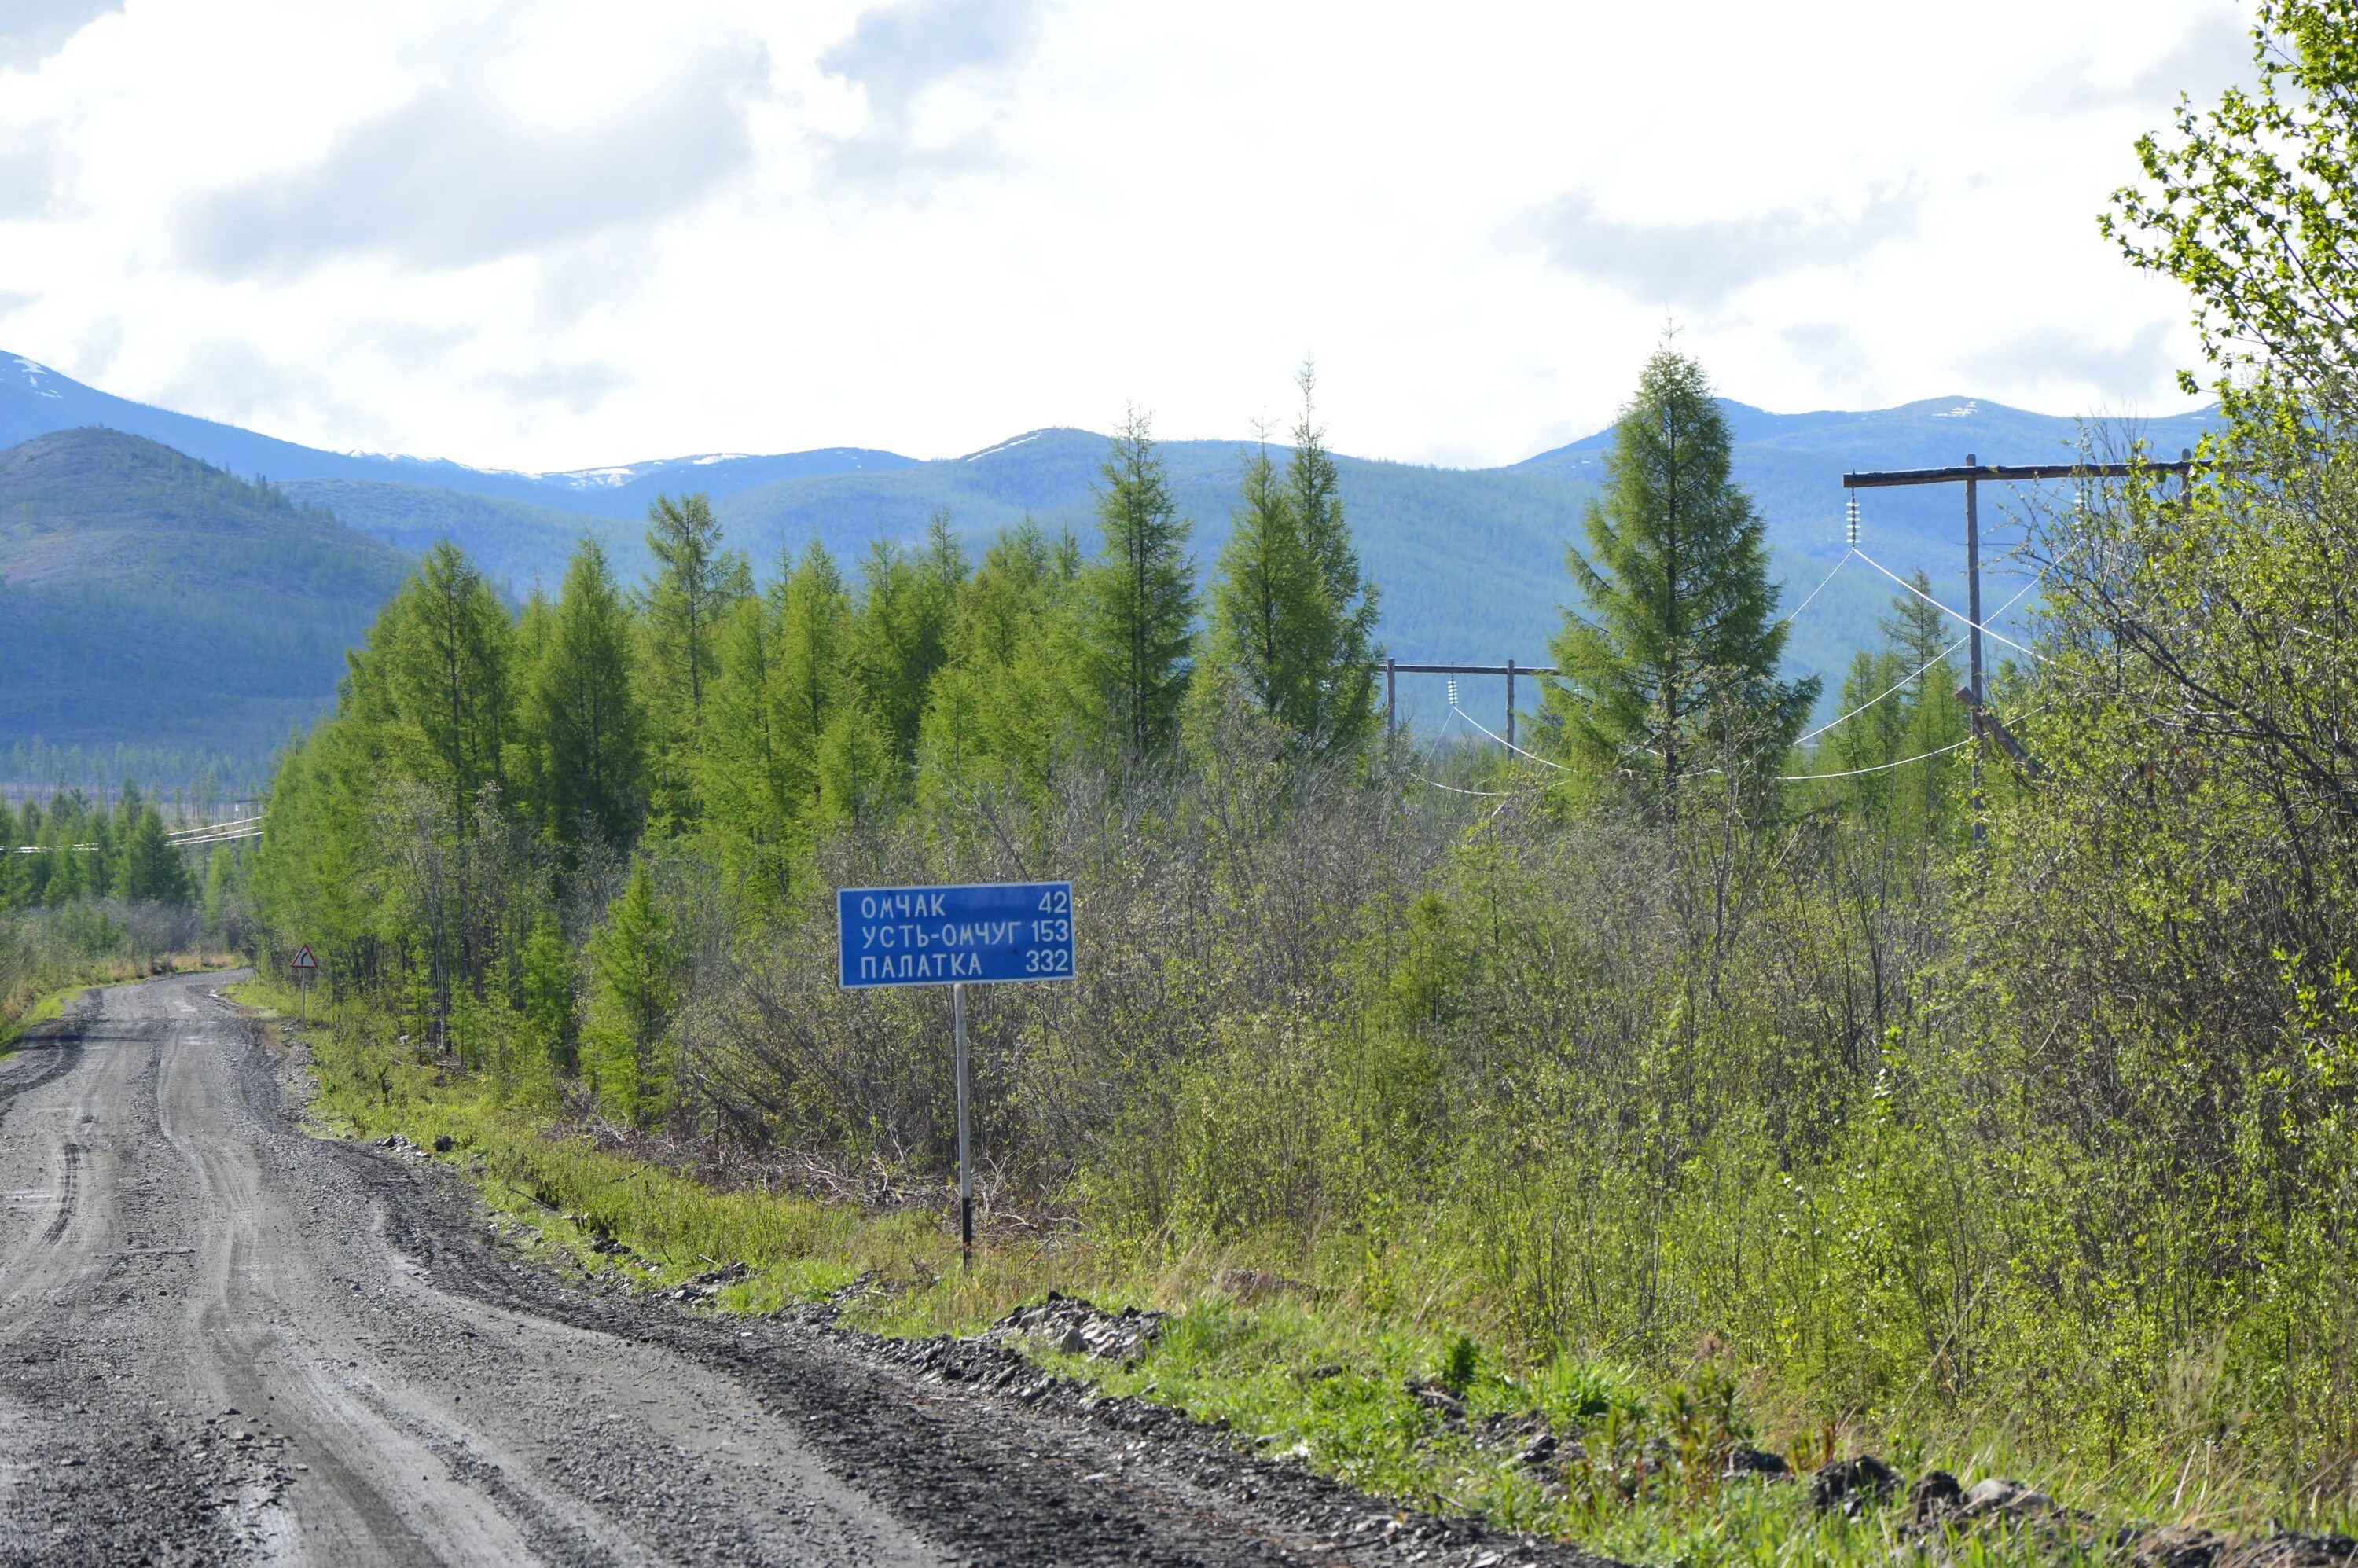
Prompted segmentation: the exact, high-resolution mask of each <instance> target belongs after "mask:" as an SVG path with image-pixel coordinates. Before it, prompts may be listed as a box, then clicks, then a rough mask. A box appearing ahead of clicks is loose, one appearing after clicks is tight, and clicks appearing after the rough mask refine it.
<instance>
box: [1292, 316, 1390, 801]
mask: <svg viewBox="0 0 2358 1568" xmlns="http://www.w3.org/2000/svg"><path fill="white" fill-rule="evenodd" d="M1295 384H1296V385H1297V386H1299V387H1300V388H1301V389H1302V415H1301V417H1300V419H1299V420H1298V421H1297V422H1296V423H1295V425H1294V427H1293V460H1292V461H1291V462H1290V463H1288V464H1287V466H1286V488H1287V490H1288V491H1289V492H1290V493H1291V495H1292V498H1293V511H1294V514H1295V516H1296V517H1297V518H1298V519H1299V523H1298V526H1299V527H1300V529H1301V532H1302V542H1303V549H1304V550H1305V551H1306V552H1307V553H1308V555H1309V557H1310V560H1311V563H1312V564H1313V566H1314V568H1316V570H1317V574H1318V585H1319V589H1320V593H1321V597H1322V600H1323V603H1322V605H1321V612H1320V614H1319V615H1318V616H1317V617H1316V618H1314V620H1312V621H1311V622H1309V623H1308V624H1306V625H1305V627H1304V635H1303V641H1304V642H1305V643H1308V647H1307V650H1306V656H1305V658H1304V661H1303V662H1304V664H1305V665H1307V667H1308V669H1309V670H1310V672H1311V676H1312V678H1311V681H1310V687H1309V697H1310V709H1309V714H1308V719H1307V722H1306V723H1304V724H1301V725H1298V726H1296V728H1297V729H1298V730H1300V731H1301V733H1302V735H1303V738H1304V740H1305V741H1307V742H1308V743H1309V749H1310V751H1311V752H1312V753H1313V754H1314V755H1317V756H1336V755H1340V754H1343V753H1346V752H1353V751H1356V750H1357V749H1358V748H1359V747H1361V746H1363V745H1365V744H1366V743H1367V741H1368V738H1369V737H1370V736H1372V735H1373V734H1374V733H1375V729H1376V646H1375V638H1376V615H1377V608H1376V599H1377V595H1376V588H1375V585H1374V584H1373V583H1370V582H1368V580H1367V579H1366V577H1365V575H1364V574H1363V573H1362V572H1361V570H1360V568H1359V551H1358V546H1357V544H1356V543H1355V542H1354V541H1353V539H1352V537H1351V524H1350V519H1349V517H1348V516H1347V514H1345V511H1344V507H1343V475H1342V470H1340V469H1339V468H1338V467H1337V466H1336V462H1335V458H1334V454H1333V453H1331V452H1329V451H1328V450H1327V449H1326V432H1325V430H1323V429H1321V428H1320V427H1319V425H1318V420H1317V389H1318V377H1317V371H1316V368H1315V367H1314V365H1312V364H1311V363H1310V362H1308V361H1306V360H1305V361H1304V362H1303V366H1302V370H1301V373H1300V374H1299V375H1297V376H1296V377H1295Z"/></svg>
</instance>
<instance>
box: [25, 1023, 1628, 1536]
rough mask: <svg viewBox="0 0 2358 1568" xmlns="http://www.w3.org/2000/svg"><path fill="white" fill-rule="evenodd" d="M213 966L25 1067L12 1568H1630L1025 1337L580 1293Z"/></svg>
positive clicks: (69, 1037) (34, 1049)
mask: <svg viewBox="0 0 2358 1568" xmlns="http://www.w3.org/2000/svg"><path fill="white" fill-rule="evenodd" d="M221 979H222V977H218V976H213V977H203V976H190V977H179V978H176V979H163V980H154V981H149V982H147V983H146V984H144V985H138V986H126V987H120V988H115V989H109V990H104V991H98V992H92V993H90V994H89V995H87V996H85V997H84V998H83V999H82V1000H81V1002H79V1003H78V1004H77V1005H76V1006H75V1008H74V1009H72V1010H71V1011H70V1012H69V1013H68V1015H67V1016H66V1017H65V1018H63V1019H61V1020H59V1021H58V1022H54V1023H52V1024H49V1025H46V1026H44V1027H43V1028H42V1029H41V1030H40V1031H38V1033H37V1034H36V1035H35V1036H33V1037H31V1038H28V1039H27V1040H26V1041H25V1042H23V1043H22V1044H21V1046H20V1048H19V1050H18V1051H17V1052H16V1054H15V1055H13V1056H11V1057H9V1058H7V1059H5V1061H0V1195H5V1201H0V1564H14V1563H137V1562H143V1561H144V1562H154V1563H243V1562H260V1561H288V1562H299V1563H340V1564H341V1563H568V1564H569V1563H878V1564H886V1563H946V1562H973V1563H1212V1564H1229V1563H1405V1562H1412V1561H1413V1562H1421V1563H1460V1564H1466V1565H1469V1568H1470V1565H1474V1564H1483V1565H1485V1568H1487V1565H1490V1564H1497V1565H1500V1568H1503V1565H1504V1564H1507V1563H1535V1564H1536V1563H1584V1564H1585V1563H1595V1561H1596V1560H1595V1559H1594V1558H1589V1557H1585V1556H1583V1555H1582V1554H1579V1553H1577V1552H1570V1551H1567V1550H1564V1549H1562V1548H1556V1547H1552V1546H1543V1545H1539V1544H1536V1543H1531V1542H1528V1541H1519V1540H1518V1539H1516V1538H1513V1537H1509V1536H1501V1535H1498V1534H1495V1533H1491V1532H1486V1531H1484V1530H1481V1529H1480V1528H1479V1527H1477V1526H1476V1525H1473V1524H1471V1523H1469V1522H1466V1521H1444V1520H1437V1519H1427V1518H1424V1517H1422V1516H1418V1515H1415V1514H1407V1515H1403V1514H1401V1513H1400V1512H1398V1511H1397V1510H1394V1509H1389V1508H1386V1507H1384V1506H1382V1505H1380V1504H1378V1503H1376V1502H1374V1501H1372V1500H1371V1499H1369V1498H1366V1497H1364V1496H1362V1495H1359V1494H1357V1493H1354V1492H1352V1491H1350V1490H1348V1489H1347V1488H1345V1487H1339V1486H1337V1485H1336V1484H1334V1483H1331V1482H1328V1481H1325V1480H1324V1479H1322V1478H1320V1477H1317V1476H1313V1475H1311V1474H1310V1473H1309V1472H1308V1471H1307V1470H1305V1469H1304V1468H1303V1467H1302V1466H1300V1465H1294V1464H1292V1463H1285V1462H1277V1463H1272V1462H1268V1461H1263V1460H1259V1459H1255V1458H1251V1457H1249V1456H1248V1455H1245V1454H1241V1453H1239V1452H1238V1449H1237V1448H1236V1447H1235V1446H1234V1445H1233V1444H1230V1443H1229V1441H1228V1439H1227V1438H1226V1437H1225V1436H1224V1435H1222V1434H1220V1433H1215V1432H1211V1431H1208V1430H1206V1429H1205V1428H1202V1427H1200V1426H1197V1425H1195V1424H1194V1423H1192V1422H1187V1421H1186V1420H1184V1418H1182V1417H1180V1416H1178V1415H1176V1414H1175V1413H1174V1412H1171V1411H1166V1410H1163V1409H1160V1408H1158V1407H1154V1406H1152V1405H1143V1404H1139V1403H1136V1402H1134V1401H1125V1400H1098V1399H1094V1398H1092V1397H1090V1396H1089V1395H1088V1394H1087V1391H1086V1390H1082V1389H1080V1388H1078V1387H1076V1386H1075V1385H1072V1384H1070V1383H1066V1382H1064V1381H1062V1380H1058V1379H1049V1378H1046V1377H1044V1376H1043V1375H1042V1374H1040V1373H1038V1372H1037V1371H1035V1370H1034V1369H1033V1368H1030V1367H1029V1366H1028V1365H1026V1364H1025V1363H1023V1362H1022V1360H1021V1359H1019V1358H1018V1357H1014V1356H1013V1355H1012V1354H1011V1353H1009V1352H1007V1351H1004V1350H1001V1349H998V1348H995V1347H992V1346H982V1345H971V1344H964V1343H958V1344H949V1343H944V1342H918V1343H914V1344H909V1343H896V1342H886V1341H879V1340H874V1339H871V1338H869V1337H867V1336H860V1335H855V1334H849V1333H847V1332H844V1331H841V1330H838V1329H836V1328H834V1327H833V1326H831V1325H828V1324H827V1323H825V1322H823V1321H819V1320H817V1319H814V1318H811V1317H807V1316H805V1317H781V1318H769V1319H762V1320H758V1321H738V1320H733V1319H722V1318H716V1317H715V1316H714V1315H712V1314H708V1313H701V1312H694V1311H690V1310H688V1309H687V1308H676V1307H670V1306H666V1305H663V1304H658V1303H647V1302H644V1301H642V1300H635V1299H628V1298H619V1297H616V1296H612V1295H610V1294H604V1293H600V1292H593V1291H586V1290H582V1289H579V1288H575V1287H573V1286H569V1285H568V1284H567V1283H565V1282H564V1281H559V1280H558V1279H557V1278H556V1277H555V1276H554V1275H553V1274H551V1273H549V1272H548V1271H545V1270H543V1269H542V1268H540V1267H539V1266H537V1265H536V1264H535V1263H532V1262H530V1261H528V1260H525V1258H524V1257H523V1256H522V1255H521V1254H519V1253H517V1252H516V1251H514V1249H510V1248H507V1247H505V1246H503V1245H502V1244H501V1242H500V1240H499V1238H498V1236H497V1234H496V1233H495V1232H494V1230H493V1229H492V1227H489V1226H488V1225H487V1224H486V1223H485V1218H486V1217H485V1215H484V1212H483V1211H482V1209H481V1206H480V1205H479V1204H478V1203H477V1202H476V1201H475V1200H474V1198H473V1197H472V1195H471V1194H470V1193H468V1192H467V1191H466V1190H465V1188H464V1187H463V1185H462V1184H460V1182H459V1181H458V1180H457V1179H456V1177H455V1176H454V1175H453V1174H452V1173H449V1171H447V1170H445V1169H443V1168H442V1167H440V1166H438V1165H433V1164H430V1163H427V1162H418V1161H415V1160H406V1159H403V1158H400V1157H398V1156H397V1155H395V1154H392V1153H389V1152H382V1151H378V1150H374V1149H365V1148H362V1147H358V1146H355V1145H352V1144H349V1143H341V1142H337V1141H330V1140H323V1139H317V1138H312V1137H309V1136H308V1135H307V1134H305V1133H304V1132H303V1131H302V1130H300V1129H299V1128H298V1127H297V1125H296V1124H295V1122H294V1121H293V1120H292V1119H290V1117H289V1115H288V1112H287V1095H286V1087H287V1078H288V1075H289V1073H290V1071H291V1070H292V1064H291V1063H290V1062H289V1061H288V1060H287V1058H285V1057H284V1056H282V1055H279V1054H275V1053H274V1052H273V1050H272V1049H271V1048H270V1047H269V1046H267V1045H266V1044H265V1042H264V1040H263V1037H262V1034H261V1032H260V1031H259V1029H258V1028H257V1027H255V1026H254V1024H253V1023H251V1022H249V1021H247V1020H246V1019H245V1018H244V1017H243V1016H242V1015H241V1014H240V1013H239V1012H238V1011H237V1010H235V1009H234V1008H233V1007H231V1006H230V1005H229V1004H227V1003H225V1002H223V1001H222V1000H220V999H219V998H218V997H217V996H216V995H214V994H213V987H214V986H215V985H216V984H217V983H219V981H220V980H221Z"/></svg>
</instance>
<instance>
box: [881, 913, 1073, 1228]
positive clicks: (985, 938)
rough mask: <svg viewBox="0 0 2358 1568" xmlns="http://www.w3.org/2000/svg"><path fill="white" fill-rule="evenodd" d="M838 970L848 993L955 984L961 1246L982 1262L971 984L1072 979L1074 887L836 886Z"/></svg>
mask: <svg viewBox="0 0 2358 1568" xmlns="http://www.w3.org/2000/svg"><path fill="white" fill-rule="evenodd" d="M835 921H836V945H837V951H836V966H837V975H838V982H839V983H840V984H841V985H842V987H843V989H846V990H864V989H868V988H870V987H873V986H945V985H946V986H948V987H949V988H950V1020H951V1029H952V1031H953V1032H954V1033H955V1035H956V1038H957V1158H958V1250H959V1252H960V1254H961V1255H962V1256H963V1258H964V1260H965V1264H966V1267H967V1268H968V1269H969V1270H970V1269H972V1268H973V1267H974V1095H973V1086H972V1083H971V1081H970V1073H969V1066H968V1051H967V1044H966V988H967V987H968V986H969V985H1021V984H1024V983H1027V982H1030V981H1036V980H1069V979H1074V978H1075V977H1076V976H1077V975H1078V973H1079V972H1080V966H1079V964H1078V963H1077V962H1076V951H1077V950H1076V947H1075V946H1074V944H1073V884H1072V883H1070V882H983V883H976V884H969V885H963V886H956V887H892V888H838V889H837V890H836V892H835Z"/></svg>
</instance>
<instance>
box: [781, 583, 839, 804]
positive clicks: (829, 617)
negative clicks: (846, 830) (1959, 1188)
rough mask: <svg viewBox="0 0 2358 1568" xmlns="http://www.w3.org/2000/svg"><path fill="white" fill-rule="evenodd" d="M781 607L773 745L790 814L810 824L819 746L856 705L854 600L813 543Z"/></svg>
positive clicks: (785, 591) (816, 791) (786, 586)
mask: <svg viewBox="0 0 2358 1568" xmlns="http://www.w3.org/2000/svg"><path fill="white" fill-rule="evenodd" d="M779 599H780V604H779V610H778V632H777V636H776V637H775V638H774V639H773V644H772V646H771V649H770V715H771V740H772V744H773V746H774V747H775V748H776V758H777V766H778V769H779V773H780V781H781V782H780V787H781V789H782V790H783V791H784V796H785V798H786V800H787V801H788V803H789V808H790V810H791V811H792V812H793V813H794V814H795V816H798V817H808V816H811V815H812V814H814V813H815V812H816V811H817V807H818V801H819V769H818V758H819V746H820V741H821V738H822V737H824V736H825V735H826V734H827V727H828V726H829V725H830V724H832V723H834V722H835V719H836V715H837V713H838V711H839V710H840V709H841V708H843V707H844V706H845V705H846V704H847V703H854V702H857V700H858V697H859V688H858V686H857V684H856V683H855V682H854V681H853V680H852V678H851V674H850V668H849V665H850V659H851V596H850V595H849V593H848V592H846V591H845V589H844V586H843V574H842V573H841V572H840V571H839V570H838V569H837V567H836V564H835V557H832V556H830V555H829V554H827V548H826V546H823V545H821V544H820V543H819V542H818V541H817V539H813V540H812V541H811V542H810V544H809V545H808V546H805V548H804V550H803V554H802V558H801V559H800V560H799V561H797V562H796V563H795V568H794V570H793V571H791V572H789V573H788V574H787V576H786V579H785V582H784V586H783V587H782V589H780V593H779Z"/></svg>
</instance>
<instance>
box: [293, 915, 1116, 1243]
mask: <svg viewBox="0 0 2358 1568" xmlns="http://www.w3.org/2000/svg"><path fill="white" fill-rule="evenodd" d="M835 915H836V941H837V963H838V980H839V983H840V984H841V985H842V987H843V989H846V990H869V989H876V988H879V987H883V986H947V987H949V988H950V1029H951V1034H952V1037H953V1041H954V1043H955V1049H956V1052H957V1146H958V1247H959V1250H960V1251H961V1252H962V1253H963V1254H964V1256H965V1259H966V1262H967V1266H968V1268H971V1267H973V1266H974V1145H973V1140H972V1137H971V1128H970V1123H969V1119H968V1105H969V1096H968V1088H967V1083H968V1076H967V1049H966V988H967V987H968V986H969V985H984V984H998V985H1017V984H1024V983H1027V982H1030V981H1033V980H1069V979H1073V977H1074V976H1075V975H1076V974H1077V973H1078V972H1079V966H1078V963H1077V960H1076V954H1075V950H1074V946H1073V884H1072V883H1070V882H988V883H980V884H968V885H966V886H958V887H922V888H845V889H843V890H841V891H840V892H838V893H837V894H836V895H835ZM305 950H306V951H307V952H308V948H307V949H305Z"/></svg>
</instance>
